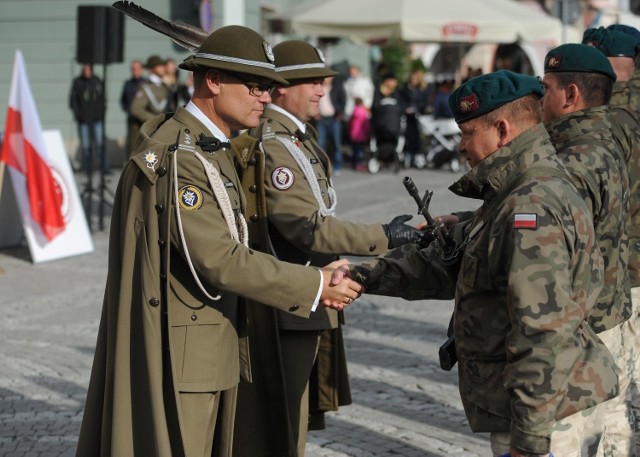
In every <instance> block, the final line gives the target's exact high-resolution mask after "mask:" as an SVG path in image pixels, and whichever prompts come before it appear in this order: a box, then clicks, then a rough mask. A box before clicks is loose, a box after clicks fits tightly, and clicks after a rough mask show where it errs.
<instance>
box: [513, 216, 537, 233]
mask: <svg viewBox="0 0 640 457" xmlns="http://www.w3.org/2000/svg"><path fill="white" fill-rule="evenodd" d="M513 228H517V229H537V228H538V215H537V214H535V213H533V214H527V213H517V214H515V215H514V216H513Z"/></svg>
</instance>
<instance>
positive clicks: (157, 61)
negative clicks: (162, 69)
mask: <svg viewBox="0 0 640 457" xmlns="http://www.w3.org/2000/svg"><path fill="white" fill-rule="evenodd" d="M164 64H165V61H164V60H162V58H160V56H156V55H153V56H150V57H149V58H148V59H147V63H146V64H145V65H144V67H145V68H154V67H158V66H160V65H164Z"/></svg>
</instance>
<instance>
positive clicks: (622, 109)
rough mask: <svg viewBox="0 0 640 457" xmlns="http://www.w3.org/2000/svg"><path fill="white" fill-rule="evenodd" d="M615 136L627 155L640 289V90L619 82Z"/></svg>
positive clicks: (632, 263)
mask: <svg viewBox="0 0 640 457" xmlns="http://www.w3.org/2000/svg"><path fill="white" fill-rule="evenodd" d="M609 106H610V109H611V124H612V126H613V131H612V133H613V137H614V138H615V140H616V142H617V143H618V144H619V145H620V147H621V148H622V151H623V153H624V158H625V163H626V167H627V173H628V177H629V219H630V222H629V227H630V230H629V269H628V271H629V280H630V282H631V287H639V286H640V124H639V122H638V120H639V119H640V111H639V108H638V106H640V91H634V90H632V87H631V84H630V83H629V82H628V81H626V82H616V83H615V84H614V85H613V93H612V95H611V101H610V102H609Z"/></svg>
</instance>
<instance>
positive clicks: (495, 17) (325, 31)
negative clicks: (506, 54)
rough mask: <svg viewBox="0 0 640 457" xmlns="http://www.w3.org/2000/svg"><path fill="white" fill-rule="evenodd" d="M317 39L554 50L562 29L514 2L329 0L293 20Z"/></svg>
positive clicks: (555, 21) (302, 31)
mask: <svg viewBox="0 0 640 457" xmlns="http://www.w3.org/2000/svg"><path fill="white" fill-rule="evenodd" d="M292 26H293V28H294V30H295V31H296V32H298V33H300V34H308V35H316V36H342V37H351V38H356V39H360V40H372V39H380V38H398V39H402V40H404V41H408V42H432V43H434V42H435V43H447V42H448V43H513V42H516V41H527V42H531V43H539V42H544V43H546V44H548V45H550V46H554V45H558V44H560V43H561V39H562V23H561V21H560V20H559V19H556V18H553V17H551V16H549V15H547V14H545V13H544V12H543V11H540V10H536V9H532V8H529V7H528V6H526V5H522V4H519V3H518V2H514V1H512V0H327V1H326V2H324V3H322V4H319V5H316V6H314V7H311V8H310V9H308V10H306V11H304V12H303V13H301V14H298V15H294V16H293V18H292Z"/></svg>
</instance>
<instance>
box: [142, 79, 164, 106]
mask: <svg viewBox="0 0 640 457" xmlns="http://www.w3.org/2000/svg"><path fill="white" fill-rule="evenodd" d="M142 90H143V91H144V93H145V94H147V98H148V99H149V102H150V103H151V106H153V109H155V110H156V111H158V112H163V111H164V109H165V108H166V106H167V102H168V101H169V100H168V99H164V100H162V101H161V102H159V101H158V99H157V98H156V96H155V95H153V92H152V91H151V89H150V88H149V85H148V84H143V85H142Z"/></svg>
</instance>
